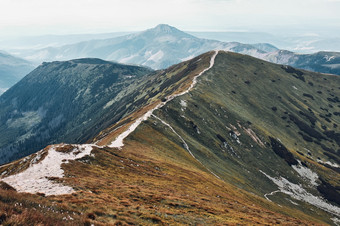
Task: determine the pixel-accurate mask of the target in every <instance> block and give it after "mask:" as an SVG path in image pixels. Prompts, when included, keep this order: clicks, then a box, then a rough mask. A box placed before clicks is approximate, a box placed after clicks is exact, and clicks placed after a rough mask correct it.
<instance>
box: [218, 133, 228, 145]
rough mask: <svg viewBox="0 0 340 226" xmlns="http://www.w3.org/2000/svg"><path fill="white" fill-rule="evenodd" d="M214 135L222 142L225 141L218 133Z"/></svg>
mask: <svg viewBox="0 0 340 226" xmlns="http://www.w3.org/2000/svg"><path fill="white" fill-rule="evenodd" d="M216 137H217V138H218V139H219V140H220V141H221V142H222V143H224V142H227V141H226V139H224V138H223V137H222V136H221V135H220V134H217V135H216Z"/></svg>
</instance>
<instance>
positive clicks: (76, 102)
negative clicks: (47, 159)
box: [0, 59, 151, 164]
mask: <svg viewBox="0 0 340 226" xmlns="http://www.w3.org/2000/svg"><path fill="white" fill-rule="evenodd" d="M150 72H151V70H150V69H146V68H142V67H136V66H128V65H119V64H115V63H112V62H107V61H103V60H99V59H79V60H71V61H67V62H52V63H44V64H42V65H41V66H39V67H38V68H37V69H35V70H34V71H32V72H31V73H30V74H28V75H27V76H26V77H25V78H23V79H22V80H21V81H20V82H19V83H17V84H16V85H15V86H13V87H12V88H11V89H9V90H8V91H7V92H6V93H5V94H3V95H2V96H1V97H0V121H1V123H0V133H1V138H0V156H1V158H0V164H3V163H5V162H8V161H10V160H14V159H17V158H20V157H23V156H26V155H28V154H31V153H33V152H35V151H36V150H37V149H41V148H43V147H45V146H47V145H48V144H50V143H59V142H62V141H63V142H84V141H86V140H87V139H88V138H89V137H91V136H93V135H95V134H96V133H98V132H99V131H100V130H102V129H104V128H106V127H107V126H108V125H110V124H111V123H113V122H115V121H117V120H119V119H120V117H122V116H123V115H124V114H126V113H128V112H131V111H132V110H133V109H135V108H137V107H139V105H138V104H135V105H134V106H126V105H124V103H126V102H128V100H129V98H135V97H136V96H137V95H138V92H139V90H138V87H139V86H140V85H142V84H143V82H139V83H137V81H139V80H140V79H142V78H143V76H145V75H146V74H149V73H150ZM136 98H137V97H136ZM136 101H137V100H136ZM108 114H110V117H105V115H108Z"/></svg>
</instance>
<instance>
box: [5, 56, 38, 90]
mask: <svg viewBox="0 0 340 226" xmlns="http://www.w3.org/2000/svg"><path fill="white" fill-rule="evenodd" d="M31 70H33V65H32V64H31V63H29V62H28V61H26V60H24V59H20V58H17V57H14V56H11V55H9V54H7V53H3V52H0V95H1V94H2V93H3V92H5V91H6V90H7V89H8V88H10V87H11V86H13V85H14V84H15V83H16V82H18V81H19V80H20V79H21V78H22V77H24V76H25V75H26V74H28V73H29V72H30V71H31Z"/></svg>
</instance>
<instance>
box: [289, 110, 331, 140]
mask: <svg viewBox="0 0 340 226" xmlns="http://www.w3.org/2000/svg"><path fill="white" fill-rule="evenodd" d="M289 118H290V120H291V121H292V122H294V123H295V125H296V126H297V127H299V129H300V130H301V131H303V132H304V133H306V134H308V135H309V136H311V137H314V138H316V139H318V140H321V139H325V138H324V137H323V136H322V135H321V133H319V132H318V131H316V130H315V129H313V128H312V127H310V126H309V125H307V124H306V123H304V122H303V121H301V120H299V119H298V118H297V117H295V116H294V115H292V114H289Z"/></svg>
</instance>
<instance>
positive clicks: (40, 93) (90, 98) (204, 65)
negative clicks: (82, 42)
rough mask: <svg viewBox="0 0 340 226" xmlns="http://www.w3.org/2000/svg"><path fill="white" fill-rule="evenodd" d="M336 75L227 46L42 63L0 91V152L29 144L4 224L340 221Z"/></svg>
mask: <svg viewBox="0 0 340 226" xmlns="http://www.w3.org/2000/svg"><path fill="white" fill-rule="evenodd" d="M161 32H162V33H163V32H164V31H163V30H162V31H161ZM169 32H170V31H169ZM339 84H340V76H336V75H330V74H321V73H315V72H310V71H306V70H302V69H296V68H294V67H291V66H287V65H278V64H273V63H270V62H267V61H263V60H260V59H257V58H254V57H250V56H247V55H243V54H237V53H232V52H224V51H210V52H207V53H204V54H202V55H199V56H197V57H194V58H193V59H191V60H188V61H185V62H182V63H179V64H176V65H172V66H170V67H169V68H167V69H165V70H159V71H153V70H151V69H148V68H145V67H138V66H129V65H123V64H117V63H112V62H107V61H103V60H100V59H92V58H91V59H89V58H86V59H78V60H71V61H63V62H52V63H44V64H42V65H41V66H39V67H38V68H37V69H35V70H34V71H33V72H31V73H30V74H29V75H27V76H26V77H25V78H24V79H22V80H21V81H20V82H19V83H17V84H16V85H15V86H13V87H12V88H11V89H9V90H8V91H7V92H6V93H4V94H3V95H2V96H0V134H1V136H0V145H1V146H0V147H1V148H0V155H1V156H0V160H1V161H2V163H5V162H8V161H9V160H13V159H18V158H20V157H23V156H26V155H28V154H30V153H34V154H33V155H30V156H27V157H25V158H21V159H18V160H17V161H14V162H12V163H9V164H6V165H3V166H1V167H0V178H1V179H0V197H2V198H0V204H1V205H0V210H1V211H2V212H3V213H4V214H2V215H1V216H2V217H1V219H2V223H4V224H10V223H12V224H20V222H29V223H30V224H32V225H38V224H43V225H58V224H60V225H63V224H65V223H69V224H75V225H84V224H85V225H89V224H94V225H97V224H98V225H100V224H120V225H124V224H131V225H149V224H165V225H167V224H169V225H177V224H205V225H233V224H235V223H240V224H244V225H253V224H259V225H266V224H269V225H271V224H272V225H276V224H288V225H314V224H315V225H317V224H335V225H336V224H337V223H338V222H339V217H340V171H339V169H340V157H339V153H340V150H339V146H340V132H339V128H340V127H339V126H340V99H339V97H340V89H339ZM57 143H59V144H57ZM65 143H68V144H65ZM77 143H78V144H77ZM40 149H41V151H39V150H40ZM37 151H39V152H37ZM21 192H28V193H24V194H20V193H21ZM29 193H33V194H29ZM16 203H21V204H16ZM32 207H34V208H32ZM52 210H53V211H52ZM13 213H15V214H13ZM14 215H15V218H14V217H12V216H14ZM32 216H34V217H32ZM45 222H47V223H45Z"/></svg>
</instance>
